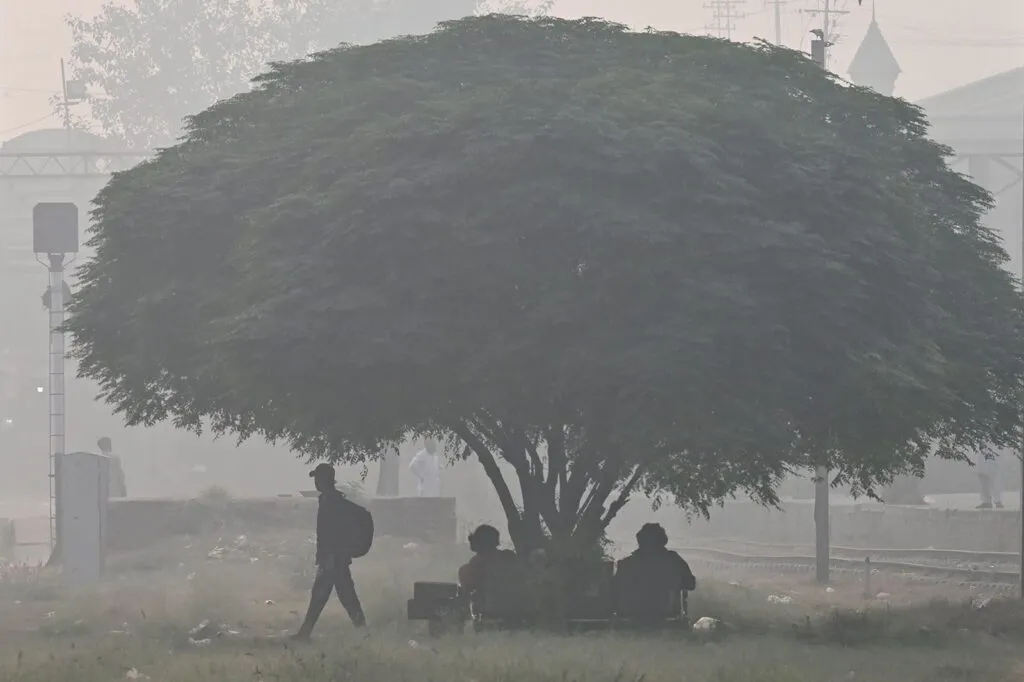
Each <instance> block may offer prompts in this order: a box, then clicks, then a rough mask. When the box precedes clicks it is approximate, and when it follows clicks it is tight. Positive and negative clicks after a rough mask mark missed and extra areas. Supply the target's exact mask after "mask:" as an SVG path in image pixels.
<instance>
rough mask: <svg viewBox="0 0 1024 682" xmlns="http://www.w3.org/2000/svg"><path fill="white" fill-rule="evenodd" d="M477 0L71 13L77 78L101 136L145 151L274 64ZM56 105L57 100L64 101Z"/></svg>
mask: <svg viewBox="0 0 1024 682" xmlns="http://www.w3.org/2000/svg"><path fill="white" fill-rule="evenodd" d="M475 5H476V0H400V1H395V2H387V3H381V2H377V1H376V0H346V1H344V2H337V0H146V1H145V2H143V1H142V0H134V2H132V3H130V4H128V5H125V4H122V3H116V4H115V3H109V4H106V5H104V6H103V8H102V10H101V11H100V12H99V13H98V14H97V15H96V16H94V17H83V16H77V15H75V16H70V17H68V20H67V22H68V26H69V27H70V28H71V33H72V40H73V43H72V49H71V59H70V62H69V67H70V71H71V76H73V77H74V78H76V79H78V80H81V81H82V82H84V83H85V84H86V86H87V87H88V89H89V93H88V95H87V97H86V103H87V105H88V107H89V116H86V117H83V118H82V120H81V123H82V124H83V125H89V124H90V123H95V124H97V125H98V126H99V128H100V131H101V132H103V133H105V134H107V135H109V136H111V137H113V138H115V139H118V140H120V141H122V142H124V143H125V144H127V145H130V146H132V147H134V148H138V149H149V148H150V147H152V146H154V145H166V144H170V143H172V142H173V141H174V140H175V138H176V137H177V136H178V134H179V133H180V132H181V127H182V120H183V119H184V117H185V116H187V115H190V114H194V113H196V112H198V111H202V110H203V109H205V108H206V107H208V106H209V105H211V104H213V103H214V102H215V101H217V100H218V99H222V98H226V97H230V96H232V95H234V94H236V93H238V92H242V91H243V90H247V89H248V86H249V82H250V79H252V77H253V76H255V75H256V74H258V73H260V71H262V70H263V69H264V68H266V65H267V63H268V62H272V61H275V60H281V59H296V58H300V57H303V56H305V55H306V54H307V53H308V52H310V51H312V50H313V49H322V48H324V47H333V46H334V45H337V44H338V43H341V42H362V41H374V40H379V39H381V38H386V37H390V36H392V35H397V34H399V33H410V32H423V31H428V30H430V28H431V27H432V26H433V25H434V23H435V22H437V21H439V20H442V19H454V18H458V17H461V16H465V15H467V14H472V12H473V10H474V7H475ZM58 104H59V103H58Z"/></svg>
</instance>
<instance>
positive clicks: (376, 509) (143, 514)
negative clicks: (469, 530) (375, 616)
mask: <svg viewBox="0 0 1024 682" xmlns="http://www.w3.org/2000/svg"><path fill="white" fill-rule="evenodd" d="M361 503H362V504H365V505H366V507H367V509H369V510H370V513H371V514H373V520H374V529H375V534H376V535H377V536H378V537H380V536H392V537H398V538H405V539H409V540H414V541H417V542H423V543H432V544H454V543H455V542H456V533H457V528H458V523H457V520H456V513H455V500H454V499H453V498H445V497H435V498H427V497H407V498H403V497H396V498H376V499H369V500H363V501H361ZM316 509H317V500H316V499H315V498H304V497H281V498H269V499H238V500H200V499H193V500H111V501H110V506H109V508H108V513H107V538H108V540H107V545H108V548H109V549H111V550H130V549H141V548H143V547H147V546H149V545H151V544H153V543H154V542H157V541H159V540H161V539H163V538H167V537H171V536H175V535H196V534H199V533H201V532H203V531H204V530H209V529H215V528H217V527H219V526H227V525H230V526H231V527H232V528H239V527H242V528H244V527H246V526H249V527H252V528H253V529H294V530H296V531H302V532H305V533H309V534H312V533H314V532H315V530H316Z"/></svg>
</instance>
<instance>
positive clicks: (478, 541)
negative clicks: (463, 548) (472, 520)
mask: <svg viewBox="0 0 1024 682" xmlns="http://www.w3.org/2000/svg"><path fill="white" fill-rule="evenodd" d="M500 544H501V533H499V532H498V529H497V528H495V527H494V526H488V525H487V524H486V523H485V524H483V525H482V526H477V527H476V530H474V531H473V532H472V533H470V534H469V548H470V549H471V550H473V551H474V552H477V553H479V552H493V551H494V550H496V549H498V545H500Z"/></svg>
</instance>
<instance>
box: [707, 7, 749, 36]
mask: <svg viewBox="0 0 1024 682" xmlns="http://www.w3.org/2000/svg"><path fill="white" fill-rule="evenodd" d="M745 1H746V0H710V2H708V3H706V4H705V5H704V9H709V10H711V21H712V23H711V24H709V25H707V26H705V27H704V28H706V29H707V30H709V31H714V32H715V34H716V35H717V36H718V37H719V38H725V39H726V40H732V32H733V31H735V30H736V20H737V19H743V18H744V17H746V16H747V15H746V14H741V13H740V12H738V11H737V10H738V9H739V7H740V6H741V5H743V4H744V2H745Z"/></svg>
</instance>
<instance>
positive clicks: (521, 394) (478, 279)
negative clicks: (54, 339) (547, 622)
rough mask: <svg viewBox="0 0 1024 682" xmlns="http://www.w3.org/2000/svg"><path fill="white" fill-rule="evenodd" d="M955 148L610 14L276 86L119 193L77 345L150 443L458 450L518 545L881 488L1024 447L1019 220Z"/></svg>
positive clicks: (767, 53)
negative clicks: (432, 437) (176, 430)
mask: <svg viewBox="0 0 1024 682" xmlns="http://www.w3.org/2000/svg"><path fill="white" fill-rule="evenodd" d="M927 132H928V125H927V121H926V119H925V117H924V115H923V113H922V112H921V111H920V110H919V109H918V108H917V107H915V106H913V105H911V104H909V103H907V102H905V101H902V100H898V99H892V98H887V97H883V96H881V95H879V94H877V93H875V92H873V91H871V90H867V89H863V88H857V87H852V86H850V85H849V84H847V83H845V82H841V81H840V80H838V79H837V78H836V77H835V76H833V75H830V74H828V73H826V72H824V71H823V70H821V69H819V68H818V67H817V66H816V65H815V64H813V63H812V62H811V61H810V60H808V59H806V58H805V57H804V56H803V55H801V54H799V53H796V52H793V51H789V50H785V49H781V48H777V47H773V46H770V45H767V44H764V43H755V44H750V45H739V44H734V43H729V42H726V41H722V40H716V39H711V38H705V37H694V36H686V35H679V34H675V33H665V32H654V31H648V32H640V33H637V32H631V31H629V30H627V29H626V28H625V27H623V26H620V25H616V24H612V23H606V22H603V21H599V20H595V19H584V20H578V21H568V20H561V19H550V18H540V19H532V20H527V19H524V18H513V17H502V16H486V17H479V18H473V19H465V20H459V21H454V22H448V23H445V24H442V25H441V26H440V27H439V28H438V29H437V30H436V31H434V32H433V33H431V34H429V35H424V36H416V37H404V38H401V39H395V40H388V41H384V42H380V43H377V44H373V45H368V46H364V47H342V48H338V49H335V50H331V51H328V52H323V53H320V54H317V55H314V56H313V57H311V58H309V59H307V60H303V61H297V62H290V63H279V64H275V65H274V66H273V68H272V69H271V70H270V71H269V72H268V73H266V74H264V75H262V76H260V77H259V78H258V79H257V81H256V87H255V88H254V89H253V90H252V91H251V92H247V93H245V94H242V95H238V96H236V97H234V98H232V99H230V100H227V101H224V102H220V103H218V104H216V105H214V106H212V107H211V108H209V109H207V110H206V111H204V112H202V113H200V114H198V115H196V116H194V117H193V118H192V119H191V120H190V122H189V125H188V131H187V136H186V138H185V139H184V140H183V141H182V142H181V143H180V144H179V145H177V146H175V147H173V148H170V149H167V150H164V151H162V152H161V153H160V154H159V155H158V157H157V158H155V159H154V160H152V161H149V162H147V163H144V164H142V165H140V166H138V167H136V168H134V169H132V170H130V171H128V172H125V173H120V174H118V175H116V176H115V177H114V178H113V179H112V180H111V182H110V183H109V185H108V186H107V187H106V188H105V189H104V190H103V191H102V192H101V193H100V195H99V196H98V197H97V199H96V208H95V212H94V218H95V225H94V228H93V230H94V232H93V235H92V239H91V244H92V246H93V247H94V248H95V249H96V257H95V258H94V259H93V260H91V261H89V262H88V263H86V264H85V265H84V266H83V267H82V269H81V271H80V277H81V282H82V286H81V289H80V290H79V292H78V293H76V294H75V296H74V298H73V301H72V303H71V312H72V317H71V318H70V321H69V323H68V328H69V330H70V331H71V332H72V333H73V336H74V345H73V347H74V353H75V355H76V356H77V357H78V358H79V360H80V363H81V364H80V366H81V371H82V372H83V373H84V374H85V375H86V376H88V377H91V378H93V379H95V380H97V381H98V382H99V383H100V385H101V386H102V388H103V396H104V397H105V399H106V400H107V401H109V402H110V403H112V404H113V405H114V406H115V407H116V408H117V409H118V410H119V411H120V412H122V413H123V414H124V415H125V418H126V419H127V421H129V422H130V423H152V422H156V421H160V420H165V419H172V420H174V421H175V422H176V423H177V424H178V425H179V426H182V427H187V428H193V429H198V428H201V427H203V426H204V425H206V426H209V427H210V428H213V429H214V430H216V431H219V432H233V433H236V434H238V435H239V436H241V437H246V436H250V435H254V434H259V435H261V436H264V437H267V438H271V439H283V440H285V441H286V442H288V443H289V444H290V445H291V446H292V447H294V448H295V449H296V450H297V451H298V452H300V453H303V454H304V455H306V456H308V457H310V458H313V459H320V458H326V459H331V460H335V461H342V462H349V463H351V462H361V461H367V460H369V459H373V458H376V457H377V456H378V455H379V454H380V453H382V452H383V450H384V448H385V446H386V445H388V444H391V443H394V442H396V441H398V440H400V439H401V438H403V437H404V435H405V434H407V433H409V432H418V433H434V434H443V435H447V436H448V438H449V443H450V445H451V446H452V451H453V452H463V453H464V454H465V455H466V456H474V457H476V458H477V459H479V461H480V462H481V463H482V464H483V466H484V467H485V469H486V470H487V473H488V474H489V476H490V477H491V480H492V481H493V483H494V484H495V487H496V490H497V493H498V495H499V497H500V499H501V501H502V503H503V505H504V508H505V512H506V514H507V515H508V517H509V528H510V533H511V535H512V538H513V540H514V541H515V542H516V544H517V545H520V546H521V545H524V544H528V543H530V542H533V541H535V540H536V538H537V537H538V536H539V535H540V534H542V533H544V532H546V533H551V534H554V535H563V536H565V535H572V534H580V533H588V534H593V533H599V532H600V531H601V529H602V528H603V527H604V525H606V524H607V522H608V521H609V520H610V519H611V517H613V516H614V515H615V513H616V511H617V510H618V509H619V507H620V506H621V503H622V502H623V501H624V500H625V499H626V498H628V497H629V495H630V494H632V493H633V492H635V491H638V490H643V491H646V492H648V493H651V494H663V495H667V496H669V497H671V498H674V499H675V500H676V501H678V502H679V503H681V504H683V505H685V506H686V507H688V508H689V509H693V510H696V511H700V512H706V511H707V509H708V508H709V507H710V505H713V504H714V503H715V502H716V501H718V500H721V499H723V498H724V497H727V496H729V495H731V494H733V493H735V492H737V491H746V492H748V493H750V494H751V495H753V496H754V498H755V499H757V500H760V501H762V502H766V503H771V502H773V501H775V499H776V498H775V493H774V490H775V486H776V484H777V482H778V480H779V477H781V476H783V475H784V474H785V473H787V472H788V471H790V470H792V469H794V468H802V467H806V466H810V465H812V464H825V465H827V466H828V467H829V468H830V469H831V471H832V472H833V475H834V477H835V478H834V481H835V482H837V483H838V482H845V483H849V484H851V485H853V487H854V488H855V489H857V490H861V491H863V490H867V489H870V488H872V487H873V486H875V485H877V484H880V483H886V482H889V481H890V480H891V479H892V477H893V476H894V475H896V474H899V473H903V472H908V471H913V470H919V469H920V467H921V466H922V464H923V460H924V457H925V456H926V454H927V453H929V452H937V453H938V454H939V455H940V456H943V457H952V458H958V457H963V456H965V455H966V454H968V453H970V452H972V451H973V450H975V449H977V448H981V447H984V446H985V445H988V444H991V445H996V446H1009V445H1010V444H1012V443H1015V442H1016V438H1017V437H1018V435H1019V430H1020V429H1019V427H1020V423H1019V412H1018V409H1019V408H1018V406H1019V397H1020V396H1019V386H1020V380H1021V378H1022V376H1024V354H1022V352H1021V344H1020V342H1019V339H1020V338H1021V332H1022V331H1024V325H1022V320H1024V318H1022V315H1021V300H1020V296H1019V294H1018V291H1017V289H1016V282H1015V281H1014V279H1013V277H1012V276H1011V275H1010V274H1008V273H1007V272H1006V271H1005V270H1004V269H1002V267H1001V266H1002V264H1003V263H1004V262H1005V261H1006V260H1007V255H1006V253H1005V252H1004V251H1003V249H1002V247H1001V245H1000V243H999V240H998V238H997V236H996V235H994V234H993V233H992V232H990V231H989V230H988V229H986V228H985V227H983V226H982V224H981V217H982V214H983V213H984V212H985V210H986V209H987V208H988V207H989V206H990V203H991V198H990V196H989V195H988V194H987V193H986V192H985V191H984V190H983V189H981V188H979V187H977V186H975V185H974V184H972V183H971V182H969V181H968V180H967V179H965V178H964V177H963V176H961V175H959V174H958V173H956V172H954V171H952V170H950V169H949V168H948V166H947V164H946V158H947V156H948V155H949V153H950V150H948V149H946V148H944V147H942V146H940V145H938V144H936V143H935V142H933V141H931V140H930V139H928V137H927ZM463 447H465V449H463ZM502 460H504V461H505V462H507V463H508V464H510V465H511V469H512V471H514V474H512V476H514V478H513V479H512V480H506V479H505V478H504V477H503V476H502V473H501V471H500V470H499V469H498V468H497V462H499V461H502ZM516 482H518V488H519V493H520V496H521V500H522V502H521V504H520V503H518V502H517V500H516V496H514V495H513V494H512V492H511V490H512V487H513V486H514V485H515V483H516Z"/></svg>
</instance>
